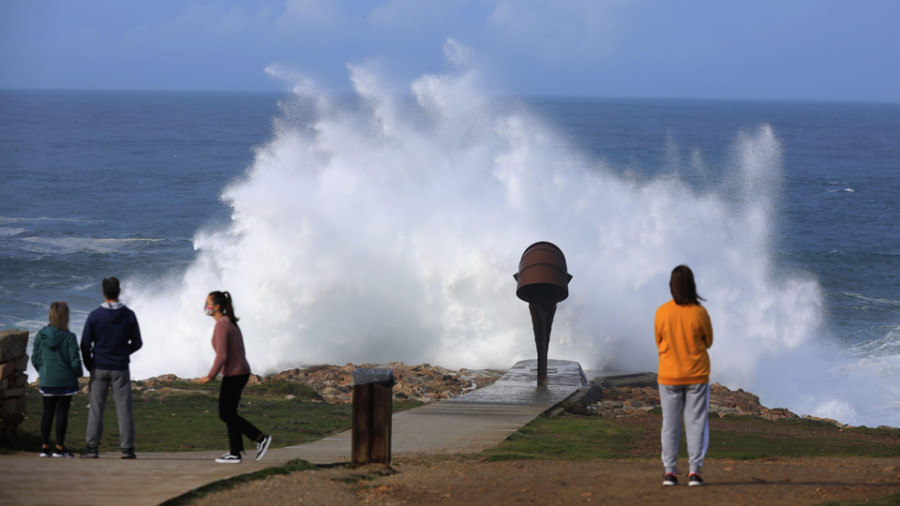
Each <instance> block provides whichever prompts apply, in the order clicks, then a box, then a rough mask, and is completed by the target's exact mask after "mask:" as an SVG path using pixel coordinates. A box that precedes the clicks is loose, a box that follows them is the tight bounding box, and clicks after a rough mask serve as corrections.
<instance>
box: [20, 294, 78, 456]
mask: <svg viewBox="0 0 900 506" xmlns="http://www.w3.org/2000/svg"><path fill="white" fill-rule="evenodd" d="M49 320H50V325H47V326H46V327H44V328H42V329H41V330H40V331H38V333H37V335H35V336H34V349H33V350H32V352H31V363H32V364H34V368H35V369H37V372H38V377H39V379H40V385H41V387H40V388H41V394H42V395H43V396H44V413H43V415H42V416H41V457H51V456H52V457H57V458H72V454H71V453H70V452H69V451H68V450H66V429H67V428H68V426H69V406H70V405H71V403H72V396H73V395H75V393H77V392H78V378H79V377H80V376H82V375H84V370H83V369H82V367H81V356H80V350H79V347H78V339H77V338H76V337H75V334H73V333H71V332H69V306H68V305H67V304H66V303H65V302H54V303H53V304H50V317H49ZM54 414H55V415H56V447H55V448H54V449H53V452H52V453H51V451H50V429H51V428H52V427H53V415H54Z"/></svg>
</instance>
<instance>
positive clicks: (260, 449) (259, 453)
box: [256, 436, 272, 460]
mask: <svg viewBox="0 0 900 506" xmlns="http://www.w3.org/2000/svg"><path fill="white" fill-rule="evenodd" d="M270 444H272V436H263V438H262V439H261V440H260V442H259V443H256V460H260V459H262V458H263V455H265V454H266V451H267V450H268V449H269V445H270Z"/></svg>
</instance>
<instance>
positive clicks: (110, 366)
mask: <svg viewBox="0 0 900 506" xmlns="http://www.w3.org/2000/svg"><path fill="white" fill-rule="evenodd" d="M119 290H120V289H119V280H118V279H116V278H114V277H109V278H106V279H104V280H103V298H104V299H105V300H106V301H105V302H104V303H103V304H101V305H100V307H98V308H97V309H95V310H93V311H91V314H90V315H88V318H87V321H86V322H85V323H84V331H83V332H82V333H81V355H82V359H83V361H84V366H85V368H87V370H88V371H90V374H91V383H90V403H91V409H90V412H89V413H88V425H87V434H86V436H85V443H86V446H85V449H84V452H82V454H81V456H82V457H83V458H94V459H95V458H97V457H99V453H98V448H99V447H100V438H101V436H102V435H103V410H104V408H105V407H106V397H107V395H108V394H109V389H110V387H112V391H113V401H115V403H116V416H117V418H118V421H119V440H120V441H119V442H120V446H121V449H122V458H123V459H133V458H136V457H135V454H134V413H133V411H132V403H131V371H130V370H129V364H130V363H131V358H130V357H131V354H132V353H134V352H136V351H138V350H139V349H141V346H143V342H142V341H141V329H140V327H139V326H138V321H137V317H136V316H135V315H134V311H132V310H130V309H128V308H127V307H125V305H124V304H122V303H120V302H119Z"/></svg>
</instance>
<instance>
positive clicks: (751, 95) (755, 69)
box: [0, 0, 900, 102]
mask: <svg viewBox="0 0 900 506" xmlns="http://www.w3.org/2000/svg"><path fill="white" fill-rule="evenodd" d="M898 20H900V1H896V0H858V1H850V0H842V1H837V0H752V1H744V0H680V1H675V0H553V1H546V0H447V1H428V0H380V1H374V0H373V1H366V0H354V1H351V0H249V1H248V0H243V1H237V0H146V1H144V0H142V1H122V0H2V1H0V88H50V89H149V90H158V89H165V90H246V91H253V90H283V89H286V88H289V87H290V84H291V83H290V82H289V80H282V79H278V78H274V77H273V76H272V75H271V73H269V72H266V69H267V68H268V69H277V70H278V71H279V73H283V74H287V75H302V76H304V77H305V78H307V79H311V80H312V81H313V82H315V83H317V86H318V87H319V88H320V89H326V90H333V91H347V90H349V89H350V88H351V84H350V82H349V79H348V71H347V64H360V63H370V62H377V64H378V65H380V66H381V67H383V68H384V69H386V73H387V74H388V75H390V76H392V78H393V79H395V80H396V82H397V83H398V87H402V86H403V85H404V84H408V83H409V80H410V79H413V78H415V77H417V76H420V75H422V74H425V73H434V72H442V71H445V70H447V68H448V65H449V63H448V62H447V60H446V58H445V54H444V47H445V44H446V42H447V40H453V41H454V42H455V43H456V44H459V45H460V46H461V47H462V48H464V50H465V54H466V55H467V57H468V59H469V61H470V62H472V63H471V64H472V65H474V66H475V67H476V68H479V69H481V71H482V72H481V74H482V75H483V76H485V78H486V80H487V81H488V82H490V87H491V88H492V89H493V91H496V92H499V93H511V94H526V95H581V96H615V97H686V98H748V99H810V100H863V101H890V102H900V61H898V57H897V51H898V49H900V30H898V29H897V28H896V25H897V22H898Z"/></svg>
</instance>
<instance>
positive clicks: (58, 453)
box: [53, 447, 75, 459]
mask: <svg viewBox="0 0 900 506" xmlns="http://www.w3.org/2000/svg"><path fill="white" fill-rule="evenodd" d="M53 458H55V459H71V458H75V456H74V455H72V453H71V452H69V450H66V448H65V447H62V448H55V449H54V450H53Z"/></svg>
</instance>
